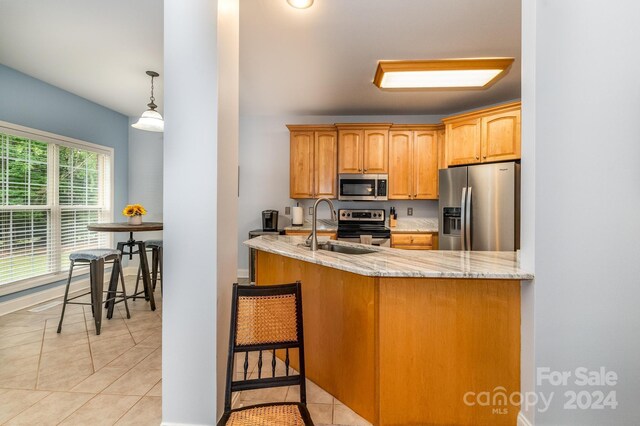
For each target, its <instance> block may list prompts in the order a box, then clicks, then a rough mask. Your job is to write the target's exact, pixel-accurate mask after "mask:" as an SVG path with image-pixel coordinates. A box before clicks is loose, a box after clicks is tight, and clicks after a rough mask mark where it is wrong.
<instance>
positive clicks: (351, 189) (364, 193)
mask: <svg viewBox="0 0 640 426" xmlns="http://www.w3.org/2000/svg"><path fill="white" fill-rule="evenodd" d="M388 180H389V176H388V175H356V174H341V175H339V178H338V200H344V201H386V200H387V199H388V198H387V186H388V185H387V182H388Z"/></svg>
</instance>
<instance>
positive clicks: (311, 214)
mask: <svg viewBox="0 0 640 426" xmlns="http://www.w3.org/2000/svg"><path fill="white" fill-rule="evenodd" d="M309 216H313V207H309Z"/></svg>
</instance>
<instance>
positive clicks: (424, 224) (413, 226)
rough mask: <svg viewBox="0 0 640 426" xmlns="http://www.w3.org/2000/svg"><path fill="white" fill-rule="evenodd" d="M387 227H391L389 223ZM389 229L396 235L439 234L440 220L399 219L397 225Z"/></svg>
mask: <svg viewBox="0 0 640 426" xmlns="http://www.w3.org/2000/svg"><path fill="white" fill-rule="evenodd" d="M387 226H389V223H388V222H387ZM389 229H391V232H392V233H394V234H399V233H410V232H415V233H420V232H425V233H426V232H438V219H435V218H433V219H417V218H416V219H414V218H408V217H406V218H402V219H398V222H397V225H396V226H395V227H393V228H389Z"/></svg>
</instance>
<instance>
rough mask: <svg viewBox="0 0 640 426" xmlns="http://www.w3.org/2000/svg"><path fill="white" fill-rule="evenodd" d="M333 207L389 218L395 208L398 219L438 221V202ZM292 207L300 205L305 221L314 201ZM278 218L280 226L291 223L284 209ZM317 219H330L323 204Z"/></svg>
mask: <svg viewBox="0 0 640 426" xmlns="http://www.w3.org/2000/svg"><path fill="white" fill-rule="evenodd" d="M332 201H333V205H334V207H335V208H336V213H337V210H339V209H384V210H385V211H386V214H385V217H388V216H389V209H390V208H391V207H395V209H396V213H397V214H398V219H399V220H401V219H411V218H413V219H434V220H435V221H436V223H437V220H438V200H415V201H409V200H392V201H381V202H376V201H338V200H332ZM291 202H292V204H291V205H292V206H295V205H296V202H299V203H300V206H302V207H303V210H304V218H305V220H307V219H310V218H311V215H310V214H309V208H310V207H313V203H314V202H315V200H299V201H297V200H291ZM407 208H412V209H413V216H408V215H407ZM280 216H281V218H282V220H283V221H286V223H285V222H282V225H281V226H288V225H289V224H290V223H291V216H285V215H284V208H281V209H280ZM318 218H319V219H330V218H331V214H330V213H329V208H328V206H327V205H326V204H325V203H322V204H321V205H320V206H318Z"/></svg>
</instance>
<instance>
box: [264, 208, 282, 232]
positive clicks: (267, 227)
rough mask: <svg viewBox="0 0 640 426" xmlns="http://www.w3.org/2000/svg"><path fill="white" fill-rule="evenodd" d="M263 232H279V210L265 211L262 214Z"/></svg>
mask: <svg viewBox="0 0 640 426" xmlns="http://www.w3.org/2000/svg"><path fill="white" fill-rule="evenodd" d="M262 230H263V231H271V232H273V231H277V230H278V210H264V211H263V212H262Z"/></svg>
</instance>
